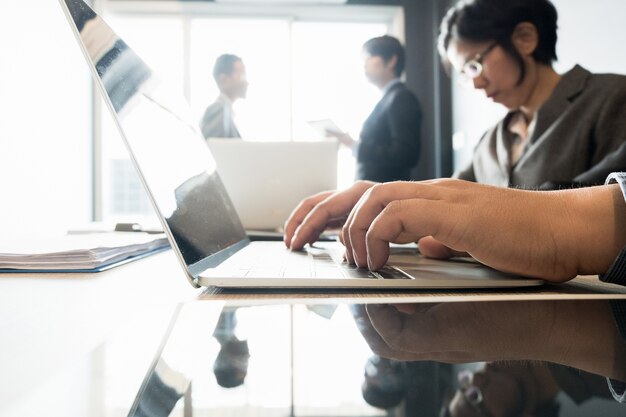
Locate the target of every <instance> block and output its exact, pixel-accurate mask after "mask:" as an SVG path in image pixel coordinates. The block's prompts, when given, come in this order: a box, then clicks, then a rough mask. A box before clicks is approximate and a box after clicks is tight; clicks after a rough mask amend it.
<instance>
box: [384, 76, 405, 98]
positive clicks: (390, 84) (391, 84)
mask: <svg viewBox="0 0 626 417" xmlns="http://www.w3.org/2000/svg"><path fill="white" fill-rule="evenodd" d="M401 82H402V81H400V78H394V79H393V80H391V81H389V82H388V83H387V85H386V86H384V87H383V96H384V95H385V94H387V93H388V92H389V90H391V89H392V88H393V87H394V86H395V85H397V84H400V83H401Z"/></svg>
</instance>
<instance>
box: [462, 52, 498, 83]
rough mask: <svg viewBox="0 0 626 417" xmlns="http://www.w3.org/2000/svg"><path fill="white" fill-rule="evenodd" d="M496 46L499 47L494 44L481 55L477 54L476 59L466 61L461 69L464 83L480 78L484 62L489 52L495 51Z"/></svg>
mask: <svg viewBox="0 0 626 417" xmlns="http://www.w3.org/2000/svg"><path fill="white" fill-rule="evenodd" d="M496 46H498V43H497V42H494V43H492V44H491V45H489V47H488V48H487V49H485V50H484V51H482V52H481V53H479V54H476V56H474V58H472V59H470V60H468V61H466V62H465V64H463V68H461V77H462V78H463V81H471V80H473V79H475V78H478V77H480V75H481V74H482V73H483V61H484V60H485V58H486V57H487V55H488V54H489V52H491V51H493V49H494V48H495V47H496Z"/></svg>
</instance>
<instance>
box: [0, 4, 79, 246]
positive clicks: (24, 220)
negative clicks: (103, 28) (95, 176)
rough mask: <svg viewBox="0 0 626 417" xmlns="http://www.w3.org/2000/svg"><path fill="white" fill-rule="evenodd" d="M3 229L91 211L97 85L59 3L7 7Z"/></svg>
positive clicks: (0, 183) (1, 66)
mask: <svg viewBox="0 0 626 417" xmlns="http://www.w3.org/2000/svg"><path fill="white" fill-rule="evenodd" d="M0 50H1V51H2V57H1V58H0V120H1V121H0V196H1V197H0V230H1V231H2V232H1V233H2V235H3V236H6V234H7V233H8V232H9V231H11V230H15V229H25V230H28V231H33V230H37V229H40V228H63V227H65V225H66V224H69V223H72V222H84V221H87V220H88V219H89V218H90V211H91V201H90V200H91V191H90V182H91V155H90V146H91V145H90V143H91V119H90V114H91V113H90V112H91V110H90V94H91V84H90V82H89V78H88V76H89V74H88V72H87V71H86V66H85V62H84V58H83V57H82V55H81V54H80V51H79V49H78V47H77V44H76V41H75V40H74V39H73V35H72V34H71V32H70V30H69V26H68V25H67V23H66V21H65V16H63V14H62V11H61V8H60V6H59V4H58V2H57V1H50V0H28V1H23V0H2V1H1V2H0Z"/></svg>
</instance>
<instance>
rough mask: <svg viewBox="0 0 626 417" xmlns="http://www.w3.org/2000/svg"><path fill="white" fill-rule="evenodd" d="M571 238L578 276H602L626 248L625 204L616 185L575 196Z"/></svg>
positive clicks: (595, 188) (590, 189) (586, 190)
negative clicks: (576, 251)
mask: <svg viewBox="0 0 626 417" xmlns="http://www.w3.org/2000/svg"><path fill="white" fill-rule="evenodd" d="M578 191H581V190H578ZM576 196H577V198H576V199H575V201H573V202H572V204H576V207H578V208H577V209H576V214H577V216H576V222H575V224H574V227H576V228H578V230H580V233H576V234H575V238H576V242H573V244H575V245H576V247H577V249H578V253H577V255H578V256H577V258H578V259H579V265H578V273H579V274H583V275H587V274H588V275H596V274H603V273H605V272H607V271H608V270H609V268H610V267H611V265H612V264H613V262H614V261H615V259H616V258H617V256H618V254H619V253H620V251H621V250H622V249H623V248H624V246H625V245H626V203H625V202H624V196H623V194H622V191H621V189H620V187H619V186H618V185H616V184H615V185H608V186H601V187H591V188H588V189H585V192H580V193H576Z"/></svg>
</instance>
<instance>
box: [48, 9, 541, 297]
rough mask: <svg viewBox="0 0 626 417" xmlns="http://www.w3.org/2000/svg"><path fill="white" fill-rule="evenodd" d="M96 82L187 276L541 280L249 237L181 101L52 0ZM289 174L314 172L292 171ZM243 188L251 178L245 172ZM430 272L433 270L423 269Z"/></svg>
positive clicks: (392, 282)
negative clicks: (365, 265)
mask: <svg viewBox="0 0 626 417" xmlns="http://www.w3.org/2000/svg"><path fill="white" fill-rule="evenodd" d="M60 3H61V5H62V8H63V9H64V11H65V14H66V16H67V17H68V20H69V23H70V26H71V28H72V30H73V32H74V33H75V35H76V39H77V40H78V43H79V46H80V48H81V49H82V51H83V52H84V54H85V57H86V58H87V63H88V66H89V68H90V69H91V70H92V74H93V76H94V79H95V82H96V84H97V85H98V89H99V91H100V93H101V95H102V97H103V99H104V101H105V103H106V105H107V107H108V108H109V110H110V111H111V113H112V115H113V118H114V120H115V121H116V123H117V125H118V127H119V130H120V133H121V136H122V139H123V140H124V142H125V144H126V147H127V149H128V152H129V155H130V158H131V160H132V161H133V164H134V165H135V168H136V169H137V172H138V174H139V177H140V178H141V180H142V182H143V185H144V187H145V189H146V191H147V194H148V196H149V198H150V200H151V202H152V204H153V206H154V208H155V211H156V214H157V215H158V217H159V219H160V221H161V223H162V226H163V229H164V231H165V232H166V235H167V237H168V239H169V241H170V244H171V246H172V249H173V251H174V253H175V254H176V255H177V257H178V260H179V261H180V264H181V266H182V268H183V270H184V271H185V274H186V276H187V279H188V280H189V282H190V283H191V284H192V285H194V286H196V287H200V286H217V287H235V288H236V287H246V288H316V287H317V288H319V287H322V288H418V289H423V288H484V287H510V286H533V285H540V284H541V283H542V281H540V280H533V279H523V278H520V277H513V276H509V275H506V274H502V273H498V272H496V271H493V270H491V269H489V268H487V267H484V266H480V267H479V268H476V267H474V266H472V267H471V268H469V269H468V270H467V271H466V273H464V272H463V271H464V270H465V269H464V268H463V263H457V264H455V263H445V262H444V263H443V265H447V266H444V267H443V268H439V269H438V270H437V273H436V274H433V273H432V265H430V266H429V268H427V271H426V272H425V273H424V274H423V275H421V274H420V268H419V265H418V264H417V263H416V264H415V265H414V266H415V267H414V268H413V267H412V266H411V265H406V262H405V263H403V265H404V266H405V267H407V266H411V268H408V269H410V271H411V273H410V274H409V273H405V272H404V271H403V270H402V269H401V268H399V267H397V266H394V265H393V264H390V265H387V266H385V267H384V268H383V269H382V270H380V271H377V272H370V271H367V270H362V269H357V268H356V267H354V266H350V265H347V264H346V263H344V262H342V249H341V246H340V245H339V244H338V243H336V242H334V243H324V244H319V245H317V244H316V245H313V246H311V247H308V248H307V250H306V251H301V252H292V251H289V250H288V249H286V248H285V246H284V244H283V243H282V242H250V240H249V239H248V237H247V236H246V232H245V229H244V227H243V225H242V223H241V220H240V218H239V216H238V214H237V212H236V209H235V206H234V204H233V202H232V200H231V198H230V197H229V195H228V193H227V191H226V189H225V187H224V184H223V182H222V179H221V177H220V173H219V172H218V169H217V166H216V162H215V159H214V158H213V156H212V154H211V152H210V150H209V147H208V146H207V144H206V142H205V140H204V138H203V137H202V135H201V134H200V133H199V132H198V131H197V130H196V127H195V126H196V123H195V122H194V121H193V120H190V119H189V118H188V115H189V114H191V112H189V109H188V106H187V104H186V102H185V101H184V100H182V99H180V98H178V97H179V96H177V95H176V94H173V93H172V91H173V90H172V89H169V88H167V84H165V83H164V82H163V80H159V78H158V77H157V76H156V74H155V73H154V72H153V71H152V70H151V69H150V68H149V67H148V66H147V65H146V64H145V62H144V61H143V60H142V59H141V58H140V57H139V56H138V55H137V54H136V53H135V52H134V51H133V50H132V49H131V48H129V46H128V45H127V44H126V43H125V42H124V41H123V40H122V39H120V38H119V37H118V36H117V35H116V34H115V33H114V32H113V31H112V30H111V28H110V27H109V26H108V25H107V24H106V23H105V22H104V20H102V18H101V17H100V16H98V15H97V14H96V13H95V12H94V11H93V10H91V9H90V8H89V7H88V6H87V5H86V4H85V3H84V2H83V1H82V0H60ZM292 174H293V175H294V176H298V177H300V176H303V175H316V172H300V171H298V172H293V173H292ZM249 186H250V190H252V189H254V187H256V182H255V178H250V181H249ZM281 191H282V190H280V189H276V190H275V191H274V192H275V193H276V194H278V193H280V192H281ZM433 275H435V276H433Z"/></svg>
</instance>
